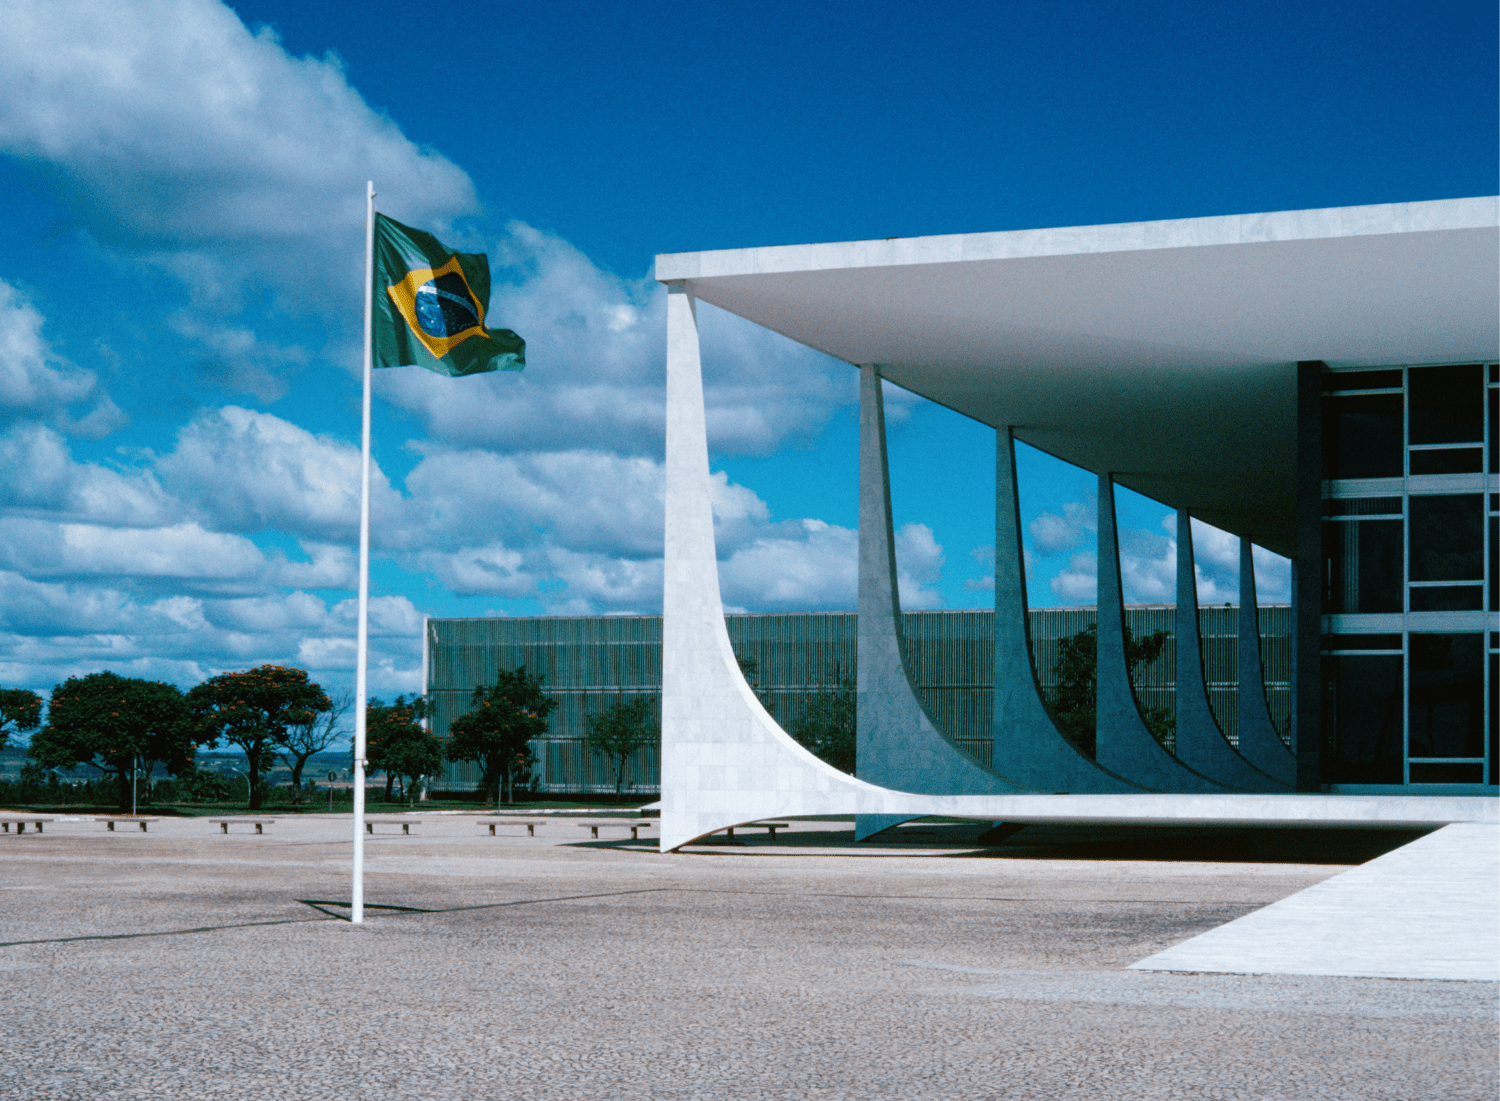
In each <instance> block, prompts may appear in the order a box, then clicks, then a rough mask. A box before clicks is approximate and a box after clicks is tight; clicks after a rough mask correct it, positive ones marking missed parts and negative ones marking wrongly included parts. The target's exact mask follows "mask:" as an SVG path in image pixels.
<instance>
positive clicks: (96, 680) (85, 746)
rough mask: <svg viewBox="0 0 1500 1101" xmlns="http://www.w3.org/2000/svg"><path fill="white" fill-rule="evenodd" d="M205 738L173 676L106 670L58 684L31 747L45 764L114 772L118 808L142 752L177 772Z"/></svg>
mask: <svg viewBox="0 0 1500 1101" xmlns="http://www.w3.org/2000/svg"><path fill="white" fill-rule="evenodd" d="M205 740H207V739H205V738H204V737H203V736H202V734H201V731H200V730H199V729H198V728H197V727H196V726H195V725H194V724H193V723H192V722H191V720H190V715H189V711H188V707H187V703H186V701H185V700H184V699H183V695H182V692H181V690H180V689H178V687H177V686H176V685H175V684H164V683H162V682H161V681H150V680H140V679H137V678H135V677H121V676H118V675H117V674H115V673H110V672H103V673H90V674H89V675H88V676H86V677H69V678H68V679H67V680H66V681H64V682H63V683H62V684H60V685H58V686H57V687H55V688H54V689H53V690H52V698H51V700H50V701H49V704H48V707H47V725H46V726H44V727H42V729H41V730H39V731H38V732H37V733H36V734H35V735H34V736H33V737H32V739H31V745H30V747H29V749H28V750H27V753H28V755H29V756H30V757H31V758H32V760H34V761H36V763H37V764H38V765H40V766H41V767H42V768H73V767H74V766H76V765H80V764H90V765H93V766H94V767H95V768H98V769H99V770H100V771H102V772H104V773H105V774H106V775H112V776H114V777H115V779H116V781H117V788H116V790H117V792H118V794H119V799H120V809H121V810H128V809H129V808H130V777H131V772H132V770H133V769H134V767H135V763H136V758H137V757H139V758H140V759H141V760H142V761H146V762H157V763H160V764H163V765H165V766H166V768H167V771H168V772H170V773H172V774H173V775H174V776H175V775H178V774H180V773H183V772H185V771H189V770H191V769H192V767H193V757H194V754H195V753H196V751H197V747H198V744H199V743H200V742H202V741H205Z"/></svg>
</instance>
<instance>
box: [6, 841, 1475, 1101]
mask: <svg viewBox="0 0 1500 1101" xmlns="http://www.w3.org/2000/svg"><path fill="white" fill-rule="evenodd" d="M47 829H48V832H47V833H46V834H45V835H44V836H41V837H37V836H35V835H30V834H28V835H26V836H23V837H19V838H18V837H15V836H14V835H6V836H3V837H0V888H3V892H4V894H3V897H4V899H5V903H4V908H3V910H0V943H3V945H4V946H3V947H0V1006H3V1007H4V1020H5V1027H4V1029H3V1030H0V1097H3V1098H6V1099H11V1098H17V1099H24V1101H33V1099H35V1101H52V1099H63V1098H69V1099H72V1098H80V1099H81V1098H89V1099H99V1098H109V1099H113V1098H132V1099H134V1098H141V1099H144V1098H236V1099H239V1098H288V1099H292V1098H297V1099H300V1098H338V1099H350V1101H352V1099H371V1101H374V1099H385V1098H420V1099H428V1098H430V1099H448V1098H454V1099H464V1101H468V1099H475V1098H485V1099H491V1098H493V1099H502V1101H509V1099H516V1101H521V1099H531V1098H538V1099H541V1098H546V1099H569V1101H573V1099H601V1101H614V1099H619V1101H637V1099H639V1101H646V1099H653V1101H655V1099H667V1101H678V1099H682V1101H688V1099H700V1098H701V1099H709V1098H714V1099H717V1098H730V1099H738V1098H745V1099H759V1098H778V1099H780V1098H851V1099H884V1098H902V1099H905V1098H913V1099H916V1098H962V1099H964V1101H984V1099H989V1098H1007V1099H1008V1098H1015V1099H1032V1098H1036V1099H1048V1101H1051V1099H1064V1098H1066V1099H1072V1098H1079V1099H1084V1098H1088V1099H1095V1098H1193V1099H1217V1098H1226V1099H1227V1098H1246V1099H1254V1101H1268V1099H1282V1098H1286V1099H1291V1098H1298V1099H1301V1098H1348V1099H1358V1101H1371V1099H1387V1098H1388V1099H1391V1101H1417V1099H1424V1098H1486V1099H1493V1098H1494V1097H1495V1096H1496V1090H1497V1076H1496V1070H1495V1068H1496V1060H1497V1044H1496V1011H1497V1001H1496V989H1495V987H1494V985H1493V984H1483V983H1437V982H1399V981H1390V980H1370V979H1311V978H1301V977H1298V978H1290V977H1272V976H1232V975H1175V974H1159V973H1138V972H1128V971H1123V970H1121V968H1123V967H1124V966H1125V965H1126V964H1129V963H1132V962H1134V961H1136V960H1138V959H1140V958H1142V957H1144V956H1147V955H1150V954H1151V953H1153V952H1156V951H1158V950H1160V949H1162V948H1165V947H1167V946H1169V945H1171V944H1174V943H1177V942H1179V941H1181V940H1184V939H1186V938H1188V937H1190V936H1194V935H1196V934H1198V933H1200V932H1202V931H1204V930H1206V929H1209V928H1212V927H1213V926H1215V925H1218V924H1222V923H1223V922H1225V921H1228V920H1231V919H1233V918H1235V917H1238V916H1240V915H1242V914H1244V913H1247V912H1249V911H1250V910H1253V909H1255V908H1257V907H1259V906H1262V905H1265V904H1266V903H1268V902H1271V901H1274V900H1276V899H1278V898H1282V897H1285V896H1286V895H1288V894H1291V893H1293V892H1294V891H1298V890H1301V889H1302V888H1304V887H1306V886H1309V885H1311V884H1312V883H1315V882H1318V881H1320V880H1322V879H1324V878H1327V877H1328V876H1329V875H1332V874H1335V873H1336V872H1337V871H1339V870H1340V869H1339V868H1338V867H1336V866H1331V865H1319V864H1309V863H1305V862H1303V863H1295V864H1294V863H1280V864H1273V863H1205V862H1197V861H1193V860H1185V859H1181V858H1180V854H1179V856H1178V858H1177V859H1170V860H1160V859H1158V860H1149V859H1124V858H1119V854H1118V853H1117V854H1116V856H1117V858H1115V859H1089V860H1064V859H1056V858H1053V857H1048V856H1046V855H1037V854H1038V853H1045V852H1046V851H1047V850H1046V849H1045V848H1042V849H1038V848H1036V847H1032V848H1030V849H1027V848H1026V847H1024V846H1022V847H1018V848H1016V849H1014V850H1011V851H1012V852H1014V853H1017V854H1024V853H1030V854H1031V855H1029V856H1011V857H1007V856H1004V855H1000V856H993V855H989V856H987V855H984V853H983V851H982V850H975V849H974V848H972V847H971V846H964V845H962V844H954V843H952V842H953V841H954V840H955V838H956V839H957V840H959V841H961V840H962V838H961V837H959V836H958V834H954V833H953V832H952V831H950V833H949V835H944V834H943V831H941V830H938V831H929V832H928V833H926V834H919V833H915V832H909V833H908V834H907V835H905V838H906V840H904V841H903V840H902V839H901V837H899V836H898V837H896V838H894V839H891V840H889V841H888V843H886V844H883V845H881V846H876V847H870V846H868V845H866V846H855V845H853V844H852V842H851V841H850V840H848V838H849V837H850V835H849V833H848V832H847V828H846V827H842V826H840V825H839V824H816V825H814V826H808V827H802V828H799V830H798V831H794V833H793V835H792V836H791V837H789V838H788V837H783V838H778V839H777V841H776V842H775V843H774V844H772V843H770V842H769V841H766V840H762V839H758V838H753V837H752V838H747V839H746V841H747V843H746V844H743V845H738V846H735V847H729V846H719V847H714V848H704V849H699V850H696V851H693V852H690V853H684V854H679V855H669V856H662V855H658V854H656V853H654V852H652V851H650V846H649V843H648V842H646V841H645V839H644V838H643V839H642V842H641V843H640V844H639V845H632V844H631V843H629V842H628V841H625V842H616V841H601V842H598V843H593V842H587V841H582V840H580V837H583V838H586V837H587V833H586V831H582V830H579V829H577V828H576V826H574V825H572V824H571V823H567V822H556V823H549V824H548V826H547V827H546V828H545V829H542V830H539V831H538V834H539V836H538V837H537V838H536V839H535V840H534V841H533V840H530V839H527V838H525V837H524V836H523V837H505V838H491V837H488V836H481V835H482V833H483V831H482V830H480V829H478V828H477V827H476V826H475V824H474V823H473V822H472V821H471V820H466V819H461V818H455V817H447V818H441V819H440V818H434V817H426V818H424V820H423V822H422V824H421V825H420V826H419V827H417V828H415V829H414V831H413V834H412V836H411V837H402V836H399V835H388V836H377V837H375V838H374V839H372V840H371V841H370V843H369V845H368V848H367V852H368V866H369V873H370V874H369V880H368V896H367V897H368V899H369V901H370V902H371V903H374V904H379V905H382V906H393V907H394V906H399V907H409V908H411V909H408V910H394V909H384V910H371V911H370V915H369V920H368V921H367V922H366V923H365V924H364V925H362V926H353V925H350V924H348V923H347V922H346V921H343V920H341V919H340V917H339V916H337V915H340V914H343V913H345V912H347V911H346V909H345V907H344V906H343V905H341V904H342V903H345V902H347V899H348V897H349V896H348V881H347V874H348V842H347V824H346V823H343V822H335V821H320V820H318V819H314V818H306V819H283V820H282V821H281V822H278V823H277V824H276V826H274V827H273V828H272V829H271V830H270V831H269V833H268V835H267V836H265V837H255V836H253V835H233V834H232V835H230V836H228V837H223V836H219V835H218V834H217V833H211V832H210V829H211V827H209V826H208V825H207V824H206V823H203V822H201V821H191V820H180V821H164V822H162V823H159V824H157V825H153V826H152V831H153V832H152V833H150V834H149V835H140V834H130V833H116V834H103V833H101V832H98V830H100V829H102V827H96V826H95V825H94V824H93V823H84V822H77V823H69V822H59V823H56V824H54V825H49V826H48V827H47ZM963 829H967V827H960V828H959V832H960V833H961V831H962V830H963ZM840 831H842V832H840ZM970 832H971V833H972V832H973V831H972V830H971V831H970ZM543 835H546V836H543ZM1018 840H1020V838H1018ZM914 841H915V842H917V843H915V844H914V843H913V842H914ZM924 846H925V847H924ZM1137 848H1138V851H1136V853H1135V855H1136V856H1142V855H1145V856H1149V855H1151V853H1150V851H1149V846H1148V847H1147V848H1146V849H1144V850H1140V849H1139V847H1137ZM997 851H998V852H999V853H1001V854H1004V853H1005V852H1006V851H1007V850H1006V849H1000V850H997ZM310 903H316V904H317V905H310Z"/></svg>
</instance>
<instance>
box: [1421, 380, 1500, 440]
mask: <svg viewBox="0 0 1500 1101" xmlns="http://www.w3.org/2000/svg"><path fill="white" fill-rule="evenodd" d="M1407 395H1408V399H1409V400H1410V402H1411V405H1410V407H1409V416H1410V418H1411V419H1410V424H1409V425H1408V431H1409V432H1410V433H1411V439H1410V440H1409V441H1408V442H1410V443H1484V368H1483V367H1482V366H1481V365H1480V364H1478V363H1474V364H1470V365H1468V366H1465V367H1413V368H1412V369H1411V370H1410V371H1408V372H1407Z"/></svg>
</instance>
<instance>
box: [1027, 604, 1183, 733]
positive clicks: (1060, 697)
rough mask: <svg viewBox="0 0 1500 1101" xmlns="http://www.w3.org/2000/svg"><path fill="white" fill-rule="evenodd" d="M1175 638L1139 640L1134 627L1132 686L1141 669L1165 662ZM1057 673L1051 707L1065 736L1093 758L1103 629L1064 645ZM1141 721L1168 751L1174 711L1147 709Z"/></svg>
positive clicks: (1128, 658)
mask: <svg viewBox="0 0 1500 1101" xmlns="http://www.w3.org/2000/svg"><path fill="white" fill-rule="evenodd" d="M1170 637H1171V636H1170V635H1168V634H1167V632H1166V631H1153V632H1152V633H1151V634H1149V635H1143V636H1142V637H1140V638H1136V637H1135V635H1134V634H1133V633H1132V632H1131V630H1130V628H1129V627H1126V628H1125V664H1126V667H1127V668H1128V669H1129V671H1130V678H1131V681H1132V683H1134V681H1135V676H1136V672H1137V670H1138V669H1140V668H1141V666H1143V665H1149V664H1151V662H1153V661H1155V660H1156V659H1157V658H1158V657H1160V656H1161V652H1162V650H1163V649H1164V648H1165V647H1166V644H1167V639H1168V638H1170ZM1052 672H1053V676H1054V678H1056V681H1057V683H1056V685H1055V686H1054V687H1053V688H1051V689H1049V690H1048V691H1047V694H1046V695H1047V705H1048V707H1049V708H1050V709H1051V711H1052V715H1053V717H1054V718H1055V719H1056V720H1057V725H1058V727H1059V728H1060V729H1061V730H1062V732H1063V734H1064V736H1066V737H1067V739H1068V740H1069V741H1071V742H1072V743H1073V744H1074V745H1075V746H1077V747H1078V748H1079V749H1080V750H1081V751H1083V752H1084V753H1086V754H1088V755H1089V756H1090V757H1092V756H1094V752H1095V746H1096V744H1097V733H1096V727H1097V724H1098V698H1099V685H1098V679H1099V629H1098V625H1097V624H1092V623H1091V624H1089V625H1088V626H1087V627H1085V628H1084V629H1083V630H1081V631H1079V632H1078V633H1077V634H1072V635H1068V636H1067V637H1066V638H1062V639H1059V640H1058V643H1057V661H1056V663H1055V664H1054V665H1053V667H1052ZM1141 717H1142V718H1143V719H1144V720H1145V722H1146V727H1147V729H1148V730H1150V731H1151V734H1152V736H1153V737H1155V738H1156V740H1157V741H1158V742H1160V743H1161V744H1162V745H1163V746H1165V745H1166V744H1167V743H1168V741H1169V740H1170V738H1171V735H1172V733H1173V728H1174V727H1175V725H1176V720H1175V717H1174V716H1173V715H1172V713H1171V709H1170V708H1166V707H1147V708H1142V709H1141Z"/></svg>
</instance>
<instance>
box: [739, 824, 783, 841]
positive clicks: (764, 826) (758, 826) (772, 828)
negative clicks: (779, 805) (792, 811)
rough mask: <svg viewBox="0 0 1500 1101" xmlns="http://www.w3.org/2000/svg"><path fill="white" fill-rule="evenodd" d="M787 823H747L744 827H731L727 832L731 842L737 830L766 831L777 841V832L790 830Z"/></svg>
mask: <svg viewBox="0 0 1500 1101" xmlns="http://www.w3.org/2000/svg"><path fill="white" fill-rule="evenodd" d="M788 828H789V826H788V824H787V823H786V822H746V823H745V824H744V825H742V826H730V827H729V828H728V829H727V830H726V831H725V832H726V833H728V834H729V837H730V840H733V839H734V831H735V830H766V831H767V832H769V833H770V835H771V840H772V841H775V840H776V831H777V830H784V829H788Z"/></svg>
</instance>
